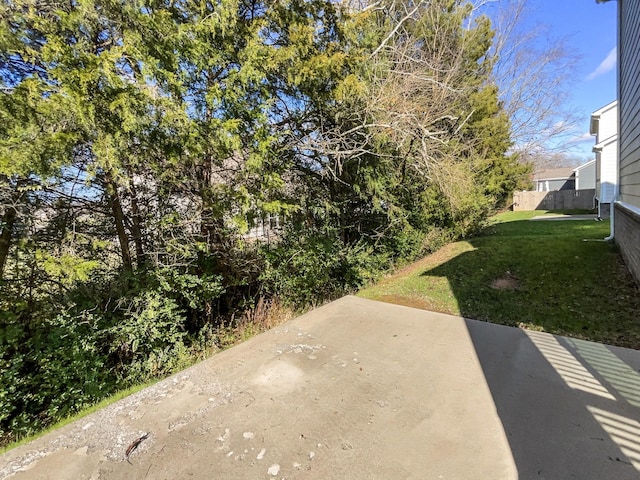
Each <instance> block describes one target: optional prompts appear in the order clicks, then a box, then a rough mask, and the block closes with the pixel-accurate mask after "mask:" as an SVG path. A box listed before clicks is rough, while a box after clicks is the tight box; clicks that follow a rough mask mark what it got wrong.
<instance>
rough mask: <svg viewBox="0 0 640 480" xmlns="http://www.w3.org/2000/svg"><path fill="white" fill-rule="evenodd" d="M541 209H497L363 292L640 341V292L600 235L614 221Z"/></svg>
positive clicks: (553, 329)
mask: <svg viewBox="0 0 640 480" xmlns="http://www.w3.org/2000/svg"><path fill="white" fill-rule="evenodd" d="M544 213H545V212H544V211H538V212H507V213H504V214H500V215H498V216H496V217H494V218H493V219H492V222H491V224H490V225H489V226H488V227H487V228H486V229H485V231H484V232H483V234H482V235H480V236H478V237H476V238H472V239H468V240H466V241H461V242H456V243H452V244H449V245H447V246H445V247H444V248H442V249H441V250H439V251H438V252H436V253H435V254H433V255H430V256H428V257H425V258H424V259H422V260H420V261H418V262H416V263H414V264H412V265H410V266H408V267H406V268H404V269H402V270H401V271H399V272H397V273H396V274H395V275H393V276H390V277H387V278H385V279H383V280H382V281H381V282H379V283H378V284H376V285H374V286H372V287H370V288H367V289H364V290H362V291H360V292H359V294H358V295H359V296H362V297H365V298H371V299H375V300H382V301H387V302H391V303H398V304H402V305H408V306H412V307H418V308H424V309H428V310H434V311H438V312H444V313H450V314H454V315H463V316H465V317H467V318H474V319H477V320H484V321H488V322H492V323H498V324H502V325H510V326H520V327H523V328H529V329H535V330H541V331H546V332H550V333H555V334H559V335H567V336H572V337H577V338H583V339H587V340H594V341H599V342H603V343H607V344H612V345H619V346H624V347H630V348H635V349H640V293H639V291H638V288H637V286H636V285H635V283H634V282H633V279H632V278H631V276H630V274H629V273H628V271H627V269H626V267H625V266H624V264H623V262H622V259H621V257H620V255H619V253H618V250H617V248H616V247H615V245H613V244H611V243H608V242H604V241H602V239H603V238H604V237H606V236H607V235H609V222H608V221H604V222H595V221H590V220H586V221H530V218H532V217H533V216H535V215H540V214H544ZM585 240H586V241H585Z"/></svg>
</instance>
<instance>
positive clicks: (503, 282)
mask: <svg viewBox="0 0 640 480" xmlns="http://www.w3.org/2000/svg"><path fill="white" fill-rule="evenodd" d="M491 288H493V289H495V290H518V289H519V288H520V281H519V280H518V278H517V277H516V276H515V275H514V274H512V273H511V272H507V273H505V274H504V275H503V276H502V277H498V278H496V279H495V280H493V281H492V282H491Z"/></svg>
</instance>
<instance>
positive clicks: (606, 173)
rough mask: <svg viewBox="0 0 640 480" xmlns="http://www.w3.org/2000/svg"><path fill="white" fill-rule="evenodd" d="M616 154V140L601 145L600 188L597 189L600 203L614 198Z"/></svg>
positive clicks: (611, 200)
mask: <svg viewBox="0 0 640 480" xmlns="http://www.w3.org/2000/svg"><path fill="white" fill-rule="evenodd" d="M617 155H618V142H617V141H612V142H610V143H608V144H606V145H604V146H603V147H602V152H601V153H600V189H599V191H598V199H599V201H600V203H611V202H613V200H614V196H615V185H616V183H617V181H618V172H617V162H616V159H617Z"/></svg>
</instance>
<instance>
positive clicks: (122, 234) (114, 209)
mask: <svg viewBox="0 0 640 480" xmlns="http://www.w3.org/2000/svg"><path fill="white" fill-rule="evenodd" d="M105 183H106V185H105V186H106V191H107V201H108V202H109V208H110V209H111V213H112V214H113V219H114V221H115V224H116V232H117V234H118V242H119V243H120V251H121V253H122V266H123V267H124V269H125V270H126V271H128V272H132V271H133V263H132V261H131V251H130V250H129V237H128V236H127V231H126V230H125V228H124V212H123V211H122V203H121V202H120V196H119V195H118V189H117V187H116V185H115V184H114V182H113V179H112V178H111V174H110V173H106V174H105Z"/></svg>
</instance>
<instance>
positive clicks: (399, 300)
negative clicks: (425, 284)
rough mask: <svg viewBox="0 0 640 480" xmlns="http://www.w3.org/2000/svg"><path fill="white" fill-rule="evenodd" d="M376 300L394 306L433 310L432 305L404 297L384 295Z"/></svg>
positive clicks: (418, 299)
mask: <svg viewBox="0 0 640 480" xmlns="http://www.w3.org/2000/svg"><path fill="white" fill-rule="evenodd" d="M376 300H378V301H380V302H385V303H392V304H394V305H402V306H403V307H411V308H419V309H421V310H431V304H430V303H429V302H427V301H426V300H422V299H420V298H411V297H403V296H402V295H382V296H381V297H378V298H376Z"/></svg>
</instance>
